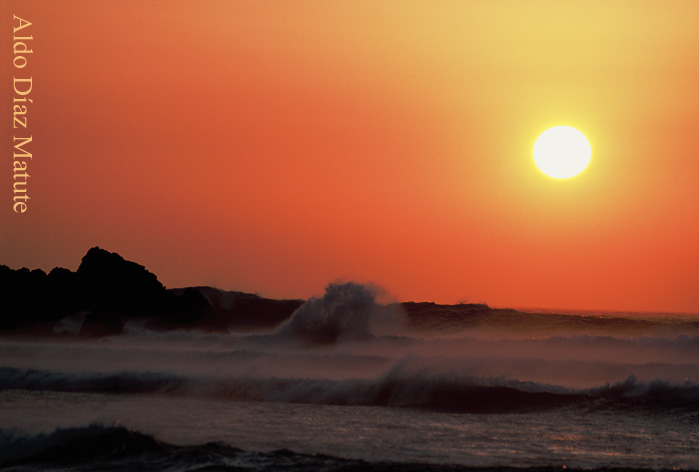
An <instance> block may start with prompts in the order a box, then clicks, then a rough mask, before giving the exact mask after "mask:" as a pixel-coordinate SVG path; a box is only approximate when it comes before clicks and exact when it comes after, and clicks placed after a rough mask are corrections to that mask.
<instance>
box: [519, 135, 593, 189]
mask: <svg viewBox="0 0 699 472" xmlns="http://www.w3.org/2000/svg"><path fill="white" fill-rule="evenodd" d="M533 153H534V162H535V163H536V166H537V167H538V168H539V170H541V172H543V173H544V174H546V175H548V176H549V177H553V178H555V179H567V178H570V177H574V176H576V175H578V174H579V173H580V172H582V171H583V170H585V168H586V167H587V164H588V163H589V162H590V156H591V155H592V148H591V147H590V142H589V141H588V140H587V138H586V137H585V135H584V134H582V133H581V132H580V131H578V130H577V129H575V128H571V127H570V126H554V127H553V128H549V129H547V130H546V131H544V132H543V133H541V134H540V135H539V137H538V138H537V140H536V142H535V143H534V150H533Z"/></svg>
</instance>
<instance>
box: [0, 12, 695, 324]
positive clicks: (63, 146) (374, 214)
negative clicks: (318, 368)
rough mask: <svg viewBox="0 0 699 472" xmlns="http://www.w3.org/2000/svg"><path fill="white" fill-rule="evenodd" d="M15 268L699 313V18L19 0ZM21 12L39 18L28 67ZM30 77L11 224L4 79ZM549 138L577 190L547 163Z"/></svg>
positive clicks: (4, 204)
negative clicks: (21, 203) (565, 155)
mask: <svg viewBox="0 0 699 472" xmlns="http://www.w3.org/2000/svg"><path fill="white" fill-rule="evenodd" d="M0 11H1V14H2V18H1V19H2V23H1V25H0V28H1V30H2V31H1V37H2V43H1V46H2V53H1V54H2V55H1V56H0V60H1V61H2V77H3V81H2V83H3V85H2V87H0V98H1V99H2V103H3V106H2V107H0V109H2V110H5V111H4V113H5V117H4V118H3V119H2V123H4V124H3V125H2V127H1V128H0V129H1V130H2V142H3V143H5V144H4V146H5V152H4V154H3V155H4V156H5V165H3V169H4V170H3V171H2V172H1V173H0V196H1V197H2V198H1V201H0V221H1V225H2V226H1V229H0V238H1V240H0V256H1V258H0V264H5V265H8V266H10V267H12V268H15V269H18V268H20V267H25V266H26V267H28V268H32V269H33V268H41V269H43V270H45V271H47V272H48V271H50V270H51V269H52V268H53V267H55V266H60V267H67V268H69V269H72V270H75V269H76V268H77V266H78V265H79V263H80V258H81V257H82V256H83V255H84V254H85V253H86V252H87V250H88V249H89V248H90V247H92V246H100V247H103V248H105V249H107V250H110V251H115V252H118V253H119V254H121V255H122V256H124V257H125V258H126V259H129V260H133V261H136V262H139V263H141V264H143V265H145V266H146V267H147V268H148V269H149V270H151V271H152V272H154V273H155V274H156V275H157V276H158V277H159V279H160V281H161V282H163V283H164V284H165V285H166V286H167V287H169V288H175V287H181V286H190V285H213V286H216V287H219V288H222V289H229V290H241V291H250V292H258V293H260V294H262V295H264V296H269V297H275V298H281V297H286V298H306V297H309V296H312V295H318V294H320V293H322V291H323V288H324V286H325V285H326V284H327V283H329V282H333V281H337V280H354V281H359V282H372V283H375V284H377V285H378V286H380V287H383V288H384V289H386V290H387V291H388V293H390V294H391V295H392V296H393V297H395V299H397V300H400V301H407V300H415V301H434V302H439V303H455V302H460V301H468V302H484V303H488V304H490V305H491V306H510V307H543V308H568V309H591V310H593V309H600V310H629V311H655V312H658V311H659V312H689V313H699V184H698V180H699V27H697V25H698V24H699V23H698V22H699V2H697V1H672V2H667V1H628V2H621V1H619V2H617V1H579V2H575V1H566V2H560V1H517V2H515V1H461V2H459V1H434V0H430V1H427V0H425V1H409V0H407V1H403V0H401V1H398V0H396V1H382V0H371V1H362V0H348V1H335V0H331V1H320V0H319V1H283V0H275V1H259V0H254V1H253V0H249V1H248V0H242V1H212V0H202V1H195V0H187V1H163V0H154V1H142V0H139V1H100V0H76V1H68V0H66V1H52V0H44V1H39V0H22V1H20V0H9V1H8V0H4V1H3V2H2V4H1V5H0ZM13 15H17V16H18V17H21V18H23V19H24V20H27V21H29V22H31V23H32V25H31V26H30V27H27V28H25V29H23V30H22V32H23V33H27V34H31V35H32V36H33V39H32V40H31V41H29V42H28V44H29V46H30V47H31V49H32V50H33V53H32V54H29V55H27V56H28V65H27V67H26V68H25V69H22V70H21V71H20V70H17V69H15V68H14V67H13V64H12V60H13V56H12V28H13V24H14V25H15V26H16V25H17V24H18V21H17V20H14V23H13ZM13 75H14V76H26V75H30V76H31V77H32V80H33V89H32V92H31V98H32V99H33V104H32V105H31V106H30V108H29V111H28V132H29V133H30V134H31V135H32V137H33V138H32V143H31V145H30V149H31V151H32V154H33V157H32V160H31V162H30V163H29V167H28V173H29V174H30V178H29V180H28V187H27V188H28V194H29V196H30V198H31V199H30V200H29V206H28V210H27V212H26V213H25V214H21V215H20V214H14V213H13V211H12V203H13V202H12V178H13V177H12V151H13V148H12V137H13V135H15V136H18V135H19V134H21V133H23V132H24V131H23V130H15V129H12V126H11V123H12V112H11V110H12V106H11V100H12V98H13V95H14V94H13V90H12V76H13ZM556 125H568V126H573V127H575V128H577V129H579V130H580V131H582V132H583V133H585V135H586V136H587V137H588V139H589V141H590V143H591V146H592V160H591V161H590V165H589V166H588V168H587V169H586V170H585V171H584V172H583V173H581V174H580V175H578V176H577V177H574V178H572V179H568V180H556V179H552V178H550V177H547V176H545V175H544V174H542V173H541V172H540V171H539V170H538V169H537V168H536V166H535V165H534V161H533V159H532V146H533V144H534V141H535V140H536V138H537V136H538V135H539V134H540V133H541V132H542V131H544V130H546V129H547V128H550V127H552V126H556Z"/></svg>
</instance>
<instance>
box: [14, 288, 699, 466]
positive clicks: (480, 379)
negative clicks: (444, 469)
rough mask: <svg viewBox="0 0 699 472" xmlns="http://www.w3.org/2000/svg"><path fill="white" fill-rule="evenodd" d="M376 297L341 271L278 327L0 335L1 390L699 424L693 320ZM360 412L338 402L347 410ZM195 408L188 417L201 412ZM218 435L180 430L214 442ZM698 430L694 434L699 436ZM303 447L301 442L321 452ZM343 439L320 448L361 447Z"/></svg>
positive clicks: (47, 425) (697, 340)
mask: <svg viewBox="0 0 699 472" xmlns="http://www.w3.org/2000/svg"><path fill="white" fill-rule="evenodd" d="M377 294H378V291H377V289H376V288H374V287H368V286H364V285H360V284H354V283H348V284H331V285H330V286H328V288H327V290H326V293H325V294H324V295H323V296H322V297H318V298H313V299H310V300H308V301H307V302H306V303H305V304H304V305H302V306H301V307H300V308H299V309H298V310H297V311H296V312H295V313H294V314H293V315H292V317H291V318H290V319H289V320H288V321H287V322H285V323H284V324H282V325H281V326H279V327H278V328H276V329H274V330H270V331H268V332H260V333H256V334H254V335H251V334H249V333H232V334H225V335H224V334H203V333H198V332H194V331H180V332H170V333H162V332H154V331H149V330H146V329H143V328H141V327H139V326H138V325H132V326H129V327H127V329H126V330H125V334H122V335H119V336H112V337H106V338H102V339H97V340H95V339H93V340H78V339H76V338H70V337H66V338H65V339H64V340H61V341H56V340H50V341H49V340H46V339H42V340H28V339H24V340H12V339H7V338H6V339H2V340H0V394H2V395H3V396H4V398H5V400H8V398H10V397H8V395H10V396H11V398H12V399H13V400H12V401H16V402H18V403H17V404H18V405H19V404H22V405H25V406H27V408H29V406H28V405H30V400H27V398H29V399H33V400H31V401H36V399H37V397H33V396H32V395H37V394H47V393H49V392H52V393H51V394H52V395H59V396H58V397H55V396H54V397H51V398H52V399H53V400H52V401H56V402H63V401H64V397H61V396H60V395H87V397H85V398H91V397H90V395H118V397H109V398H112V399H111V400H109V401H110V402H114V401H115V400H114V399H115V398H122V399H125V400H123V401H122V400H120V402H121V403H119V405H121V406H119V407H114V408H115V412H117V413H115V415H114V416H113V417H114V419H115V420H116V419H119V417H121V418H127V419H130V421H131V422H134V421H135V422H136V423H138V425H137V426H138V427H139V428H140V427H141V426H142V422H140V420H138V419H135V418H141V417H142V416H143V415H145V416H148V415H151V416H152V418H151V419H150V420H151V423H148V422H146V423H147V424H162V423H163V419H162V418H161V416H160V415H162V414H163V412H162V411H159V410H158V409H157V408H154V410H153V412H152V413H150V414H149V413H143V412H142V413H140V414H136V413H135V411H136V410H137V409H138V408H137V407H136V406H135V404H132V402H130V400H128V399H131V398H139V397H142V396H145V398H149V399H150V400H148V401H149V402H150V403H156V404H157V403H158V402H162V404H166V403H168V402H175V401H177V402H184V403H186V404H188V405H189V406H188V408H190V409H191V408H200V409H201V411H204V410H207V411H208V409H209V408H210V407H211V405H213V404H218V405H222V404H230V405H233V404H236V405H237V404H238V402H243V404H244V405H249V408H256V407H254V405H269V407H265V409H263V410H261V411H265V412H266V413H265V414H272V413H270V411H274V413H273V415H279V414H280V410H279V408H280V407H276V406H274V405H284V404H286V405H308V407H309V408H311V407H315V408H321V407H322V408H330V407H338V408H339V407H342V408H359V407H361V408H389V410H387V411H393V412H394V413H393V414H395V415H398V416H396V418H398V417H400V418H401V421H404V420H405V417H404V416H403V415H408V416H410V415H411V414H417V412H418V411H421V412H433V414H438V413H439V414H443V413H447V414H453V415H457V416H456V417H455V418H458V415H464V414H468V415H471V414H476V415H486V416H487V415H491V414H497V415H510V414H515V415H533V414H537V415H539V414H543V413H545V414H546V415H553V416H551V418H554V417H555V415H559V414H560V415H563V416H566V415H570V414H574V415H581V414H586V413H585V412H589V411H601V412H608V413H604V414H605V415H612V416H613V415H618V414H621V413H620V412H628V411H634V412H637V413H635V414H641V415H651V417H655V416H653V415H656V416H657V415H660V417H663V416H664V415H675V414H681V415H685V416H682V418H685V419H686V421H689V422H690V423H691V422H696V421H699V420H698V418H699V381H698V380H697V379H699V328H698V325H697V321H696V320H691V319H689V320H688V319H687V318H682V319H679V318H678V319H669V318H663V319H657V320H652V319H634V318H629V317H623V318H622V317H615V316H612V315H610V316H608V317H603V318H600V317H580V316H558V317H557V316H554V315H536V314H529V313H519V312H511V311H497V310H485V309H481V308H478V307H476V308H473V309H472V307H468V306H461V307H459V306H457V307H453V308H450V310H452V311H454V312H455V313H456V314H457V315H458V316H457V315H454V314H453V313H451V312H449V313H446V314H445V313H444V312H440V310H442V311H443V309H442V308H440V307H439V306H437V305H430V304H426V305H420V306H414V307H411V306H408V307H407V308H406V307H405V306H403V305H400V304H379V303H377V301H376V297H377ZM410 309H413V310H414V311H413V313H409V312H408V311H409V310H410ZM459 310H460V311H459ZM415 312H417V313H418V315H419V316H423V317H430V318H425V319H424V320H423V321H426V320H429V321H430V323H431V324H430V326H429V328H425V326H426V324H425V323H421V322H419V321H420V319H418V320H417V321H418V322H415V316H416V315H415ZM410 316H413V318H410ZM542 316H543V318H542ZM440 317H441V318H440ZM442 319H443V321H442ZM537 328H538V329H537ZM533 331H537V332H539V333H541V334H540V335H538V336H537V335H532V332H533ZM603 333H604V334H603ZM13 392H14V393H13ZM22 392H24V393H22ZM12 395H14V396H12ZM18 395H19V396H18ZM22 402H24V403H22ZM220 402H223V403H220ZM195 405H198V406H195ZM120 408H121V410H120ZM268 408H272V410H269V409H268ZM288 408H291V406H289V407H288ZM19 411H21V408H20V410H18V412H19ZM119 411H120V412H121V413H118V412H119ZM236 411H238V410H236ZM319 411H320V410H319ZM323 411H324V412H325V411H326V410H323ZM350 411H352V410H342V412H341V413H338V414H340V415H341V416H342V417H343V418H344V417H345V415H348V414H350V413H349V412H350ZM411 411H412V412H413V413H410V412H411ZM18 412H14V413H13V414H12V415H9V416H6V418H5V419H6V422H5V426H6V427H14V428H20V429H24V430H27V431H34V432H39V431H43V432H46V433H48V432H49V431H51V430H52V429H53V428H54V427H56V426H60V427H63V428H66V427H84V426H86V424H85V421H86V418H83V417H82V416H81V415H77V416H74V417H75V418H81V419H82V420H83V422H82V423H80V422H78V423H72V422H71V420H69V419H68V418H63V419H61V421H60V422H57V423H56V424H51V418H40V419H36V418H35V419H33V420H30V419H27V418H26V417H25V418H24V419H23V417H22V416H21V415H20V413H18ZM398 412H401V413H400V414H399V413H398ZM24 414H25V415H26V414H27V413H26V412H24ZM236 414H240V411H238V413H236ZM421 414H426V413H421ZM10 416H11V417H10ZM110 418H112V417H110ZM187 418H188V419H186V420H184V419H182V420H181V421H185V422H191V421H195V420H194V419H193V417H190V416H187ZM421 418H423V419H424V418H426V417H424V416H421ZM513 418H514V417H513ZM519 418H520V419H521V417H519ZM537 418H538V417H537ZM551 418H550V419H551ZM97 419H98V420H100V419H104V418H99V417H98V418H97ZM345 419H346V418H345ZM56 420H58V418H56ZM93 420H94V418H93ZM297 420H298V419H297ZM551 420H552V421H553V419H551ZM597 420H599V418H597V419H596V420H595V421H597ZM220 421H222V422H223V424H225V425H226V426H225V427H224V428H223V429H224V430H226V431H227V433H226V435H227V436H226V437H229V436H230V439H231V441H238V443H232V442H231V445H232V446H237V447H240V446H241V445H245V444H247V445H250V447H255V446H256V445H258V446H259V445H260V444H267V442H265V441H272V440H270V439H262V438H260V440H259V441H258V442H255V441H249V440H248V441H244V440H243V439H242V438H241V436H240V435H235V434H232V433H231V432H230V428H231V427H232V426H231V425H230V424H228V423H227V419H226V418H225V417H223V418H221V419H220ZM295 421H296V420H295ZM430 421H432V420H430ZM455 421H457V420H455ZM478 421H480V420H478ZM615 421H616V420H615ZM660 421H662V420H660ZM683 421H684V420H683ZM457 422H458V421H457ZM165 423H166V424H167V422H165ZM30 426H31V427H30ZM297 426H298V425H297ZM326 426H327V425H326ZM269 427H271V426H269ZM299 427H301V426H299ZM306 427H307V426H303V427H301V428H306ZM425 427H427V426H425ZM32 428H33V429H32ZM266 428H267V429H268V427H266ZM175 429H176V428H175ZM204 429H207V428H204ZM267 429H265V428H263V430H265V431H267ZM207 430H208V429H207ZM168 431H170V433H168ZM172 431H174V429H172V425H171V426H170V427H169V428H168V427H165V426H163V427H162V428H161V429H160V430H157V431H153V430H149V431H146V432H148V433H149V434H156V435H158V437H160V436H162V435H164V437H165V438H166V439H169V440H172V441H175V442H178V441H179V442H182V441H184V436H178V435H173V434H172ZM529 433H531V432H529ZM529 433H526V432H525V433H523V434H529ZM115 434H116V435H117V436H118V434H117V433H115ZM260 434H262V433H260ZM265 434H266V433H265ZM308 434H311V433H308ZM318 434H320V435H321V436H322V433H320V432H319V433H318ZM311 435H312V434H311ZM195 436H196V435H195ZM210 436H211V435H210V434H203V435H199V436H196V437H195V438H194V439H192V438H191V437H190V440H188V441H185V442H187V443H190V444H191V443H192V442H193V443H195V444H196V443H197V441H196V438H199V439H201V440H202V441H204V440H207V441H208V440H212V439H215V437H214V438H212V437H210ZM214 436H215V435H214ZM110 437H111V436H110ZM316 440H319V439H318V437H316ZM406 440H407V439H406ZM411 440H412V439H411ZM241 441H242V442H241ZM688 441H689V446H691V445H692V444H695V445H696V442H693V441H697V438H696V435H695V436H692V437H689V438H688ZM272 442H273V441H272ZM398 443H400V441H398ZM306 446H307V448H299V447H300V446H298V445H296V446H295V447H297V449H296V450H305V451H307V452H318V451H315V450H313V446H312V444H311V445H308V444H307V445H306ZM355 446H356V444H355ZM689 446H688V447H689ZM333 447H335V448H336V449H332V448H331V449H329V450H326V449H324V450H323V452H324V453H334V454H340V453H342V454H344V455H345V457H355V458H362V457H364V456H362V454H361V453H356V454H350V453H349V452H347V450H346V449H345V448H341V447H339V446H337V445H336V446H333ZM435 447H436V446H435ZM683 450H684V449H683ZM449 454H452V455H453V454H456V452H454V451H452V453H447V457H452V456H449ZM474 454H475V453H474ZM457 456H458V454H457V455H453V458H455V457H457ZM458 457H461V456H458ZM372 459H375V458H374V457H372ZM505 462H507V461H505ZM507 463H508V464H509V462H507ZM599 464H604V462H599ZM491 465H502V464H499V463H497V462H494V463H493V464H491ZM510 465H512V464H510Z"/></svg>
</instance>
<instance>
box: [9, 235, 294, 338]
mask: <svg viewBox="0 0 699 472" xmlns="http://www.w3.org/2000/svg"><path fill="white" fill-rule="evenodd" d="M302 304H303V301H302V300H270V299H265V298H262V297H258V296H257V295H252V294H247V293H242V292H225V291H222V290H218V289H215V288H211V287H189V288H184V289H174V290H167V289H166V288H165V286H163V284H162V283H160V281H159V280H158V278H157V277H156V276H155V274H153V273H151V272H149V271H148V270H147V269H146V268H145V267H144V266H142V265H140V264H137V263H135V262H131V261H127V260H125V259H124V258H123V257H121V256H120V255H119V254H117V253H113V252H109V251H105V250H104V249H101V248H99V247H93V248H92V249H90V250H89V251H88V252H87V254H86V255H85V256H84V257H83V258H82V261H81V264H80V266H79V267H78V270H77V271H76V272H72V271H70V270H68V269H64V268H60V267H56V268H54V269H53V270H52V271H51V272H50V273H49V274H48V275H47V274H46V273H45V272H44V271H42V270H40V269H36V270H32V271H30V270H29V269H27V268H22V269H19V270H13V269H10V268H9V267H7V266H4V265H0V307H1V310H0V331H13V332H20V333H32V334H53V333H54V332H55V331H58V330H57V325H58V324H59V322H60V321H61V320H63V319H65V318H69V317H84V318H83V321H82V327H81V329H80V334H81V335H83V336H107V335H115V334H119V333H121V332H122V331H123V328H124V326H125V324H126V323H128V322H135V323H139V324H141V325H143V326H144V327H145V328H147V329H152V330H175V329H194V330H200V331H208V332H228V331H229V330H232V329H235V330H258V329H265V328H272V327H274V326H276V325H278V324H279V323H281V322H282V321H284V320H286V319H288V318H289V317H290V316H291V314H292V313H293V312H294V311H295V310H296V309H297V308H298V307H299V306H301V305H302Z"/></svg>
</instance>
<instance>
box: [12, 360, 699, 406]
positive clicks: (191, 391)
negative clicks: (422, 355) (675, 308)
mask: <svg viewBox="0 0 699 472" xmlns="http://www.w3.org/2000/svg"><path fill="white" fill-rule="evenodd" d="M0 389H4V390H37V391H42V390H48V391H60V392H100V393H119V394H172V395H196V396H207V397H216V398H224V399H229V400H235V401H257V402H289V403H311V404H327V405H363V406H386V407H412V408H428V409H433V410H439V411H449V412H468V413H506V412H520V411H531V410H539V409H550V408H557V407H564V406H569V407H585V408H588V407H598V408H615V407H624V408H628V407H636V408H643V409H649V410H653V411H659V410H662V409H664V408H689V409H696V408H697V407H699V384H697V383H694V382H689V381H687V382H684V383H682V384H672V383H668V382H663V381H659V380H655V381H651V382H639V381H637V379H636V378H635V376H630V377H629V378H627V379H626V380H624V381H621V382H616V383H614V384H607V385H603V386H598V387H594V388H587V389H570V388H564V387H560V386H555V385H547V384H540V383H536V382H528V381H519V380H508V379H505V378H474V377H468V376H463V375H457V374H454V373H451V374H450V373H436V374H435V373H430V372H427V371H424V370H420V371H417V372H413V371H412V369H410V368H408V367H406V366H404V365H398V366H396V367H395V368H394V369H392V370H391V371H389V372H387V373H386V374H384V375H382V376H380V377H378V378H375V379H346V380H329V379H308V378H280V377H270V378H254V377H242V378H235V379H221V378H204V377H186V376H181V375H174V374H167V373H150V372H141V373H139V372H121V373H116V374H63V373H59V372H53V371H34V370H26V369H16V368H1V369H0Z"/></svg>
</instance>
